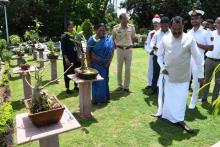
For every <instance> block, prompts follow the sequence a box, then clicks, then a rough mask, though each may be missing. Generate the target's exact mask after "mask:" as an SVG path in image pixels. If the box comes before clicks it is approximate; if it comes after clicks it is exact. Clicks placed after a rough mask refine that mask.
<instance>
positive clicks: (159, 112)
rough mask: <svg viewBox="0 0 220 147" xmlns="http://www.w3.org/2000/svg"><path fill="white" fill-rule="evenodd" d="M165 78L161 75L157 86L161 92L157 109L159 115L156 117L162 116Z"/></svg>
mask: <svg viewBox="0 0 220 147" xmlns="http://www.w3.org/2000/svg"><path fill="white" fill-rule="evenodd" d="M163 77H164V75H163V74H160V75H159V79H158V81H157V86H158V89H159V92H158V108H157V113H156V115H162V110H163V109H162V107H163V86H164V84H163V82H164V80H163Z"/></svg>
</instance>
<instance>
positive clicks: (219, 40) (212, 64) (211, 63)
mask: <svg viewBox="0 0 220 147" xmlns="http://www.w3.org/2000/svg"><path fill="white" fill-rule="evenodd" d="M215 24H216V31H214V32H213V34H212V36H213V45H214V49H213V50H212V51H208V52H207V53H206V56H207V58H206V60H205V84H206V83H209V82H210V80H211V78H212V74H213V72H214V70H215V68H216V67H217V66H218V65H220V17H218V18H217V19H216V20H215ZM214 80H215V86H214V89H213V95H212V102H213V101H214V100H216V98H217V97H218V96H219V89H220V82H219V81H220V72H219V71H218V72H216V74H215V79H214ZM209 87H210V85H207V86H206V87H205V88H204V89H203V90H202V100H201V101H202V102H206V101H207V96H208V93H209Z"/></svg>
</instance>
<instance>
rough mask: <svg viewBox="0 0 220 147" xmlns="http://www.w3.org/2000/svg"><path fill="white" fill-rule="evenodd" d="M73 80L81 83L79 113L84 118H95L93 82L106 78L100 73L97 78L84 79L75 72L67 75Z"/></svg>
mask: <svg viewBox="0 0 220 147" xmlns="http://www.w3.org/2000/svg"><path fill="white" fill-rule="evenodd" d="M67 76H68V77H69V78H70V79H71V80H73V81H75V82H76V83H78V84H79V112H78V113H77V114H78V115H79V117H80V118H82V119H90V118H93V116H92V113H91V100H92V91H91V87H92V82H93V81H100V80H104V79H103V78H102V77H101V76H100V75H99V74H98V75H97V77H96V79H93V80H84V79H81V78H79V77H77V76H76V75H75V74H72V75H67Z"/></svg>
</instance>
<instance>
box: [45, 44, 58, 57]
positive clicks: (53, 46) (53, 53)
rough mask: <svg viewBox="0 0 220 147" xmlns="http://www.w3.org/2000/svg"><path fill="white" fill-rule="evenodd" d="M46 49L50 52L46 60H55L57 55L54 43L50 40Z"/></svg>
mask: <svg viewBox="0 0 220 147" xmlns="http://www.w3.org/2000/svg"><path fill="white" fill-rule="evenodd" d="M47 48H48V49H49V50H50V54H49V55H48V58H49V59H57V58H58V56H59V55H58V54H57V53H56V48H55V43H54V42H53V41H52V40H50V41H48V42H47Z"/></svg>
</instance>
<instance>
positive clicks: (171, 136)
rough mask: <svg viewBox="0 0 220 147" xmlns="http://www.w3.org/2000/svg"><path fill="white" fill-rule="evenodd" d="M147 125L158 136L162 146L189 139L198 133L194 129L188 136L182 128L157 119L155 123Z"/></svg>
mask: <svg viewBox="0 0 220 147" xmlns="http://www.w3.org/2000/svg"><path fill="white" fill-rule="evenodd" d="M149 125H150V127H151V128H152V129H153V130H154V131H155V132H157V133H158V134H159V135H160V137H159V138H158V141H159V143H160V144H161V145H162V146H170V145H172V143H173V141H174V140H175V141H182V140H187V139H190V138H191V137H194V136H197V134H198V132H199V130H198V129H195V130H194V133H193V134H189V133H187V132H185V131H184V130H183V129H182V128H180V127H177V126H174V125H173V124H172V123H170V122H169V121H167V120H164V119H157V120H156V121H155V122H150V124H149Z"/></svg>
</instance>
